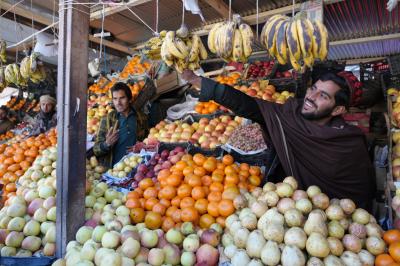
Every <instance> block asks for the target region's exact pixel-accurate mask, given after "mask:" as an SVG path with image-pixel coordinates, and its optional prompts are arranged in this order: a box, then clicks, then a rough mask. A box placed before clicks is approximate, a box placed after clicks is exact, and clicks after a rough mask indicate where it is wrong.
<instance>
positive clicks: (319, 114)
mask: <svg viewBox="0 0 400 266" xmlns="http://www.w3.org/2000/svg"><path fill="white" fill-rule="evenodd" d="M303 104H304V103H303ZM334 108H335V107H332V108H327V109H325V110H321V111H316V112H313V113H303V112H300V113H301V115H302V116H303V117H304V118H305V119H307V120H320V119H323V118H326V117H329V116H330V115H331V113H332V111H333V109H334Z"/></svg>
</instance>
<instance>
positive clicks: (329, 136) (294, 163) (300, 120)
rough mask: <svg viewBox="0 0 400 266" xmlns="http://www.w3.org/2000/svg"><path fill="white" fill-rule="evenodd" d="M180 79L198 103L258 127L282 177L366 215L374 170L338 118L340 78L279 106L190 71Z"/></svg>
mask: <svg viewBox="0 0 400 266" xmlns="http://www.w3.org/2000/svg"><path fill="white" fill-rule="evenodd" d="M182 78H183V79H185V80H187V81H189V82H191V83H192V84H194V85H197V86H198V87H201V96H200V101H209V100H214V101H216V102H217V103H219V104H221V105H224V106H225V107H227V108H229V109H231V110H232V111H234V112H235V113H236V115H239V116H243V117H246V118H249V119H251V120H253V121H255V122H257V123H259V124H260V125H261V126H262V127H263V129H264V133H265V138H266V141H267V142H268V143H269V144H271V145H273V147H274V148H275V150H276V152H277V156H278V158H279V160H280V162H281V164H282V167H283V169H284V171H285V174H286V175H292V176H294V177H295V178H296V179H297V181H298V183H299V186H300V188H302V189H307V187H309V186H311V185H317V186H319V187H320V188H321V190H322V191H323V192H324V193H326V194H327V195H328V196H329V197H332V198H333V197H334V198H350V199H353V200H354V201H355V202H356V204H357V205H358V206H360V207H364V208H367V209H370V207H371V203H372V198H373V196H374V193H373V192H374V190H375V179H374V170H373V167H372V164H371V161H370V159H369V156H368V151H367V146H366V140H365V135H364V134H363V133H362V131H361V130H360V129H358V128H357V127H355V126H350V125H348V124H347V123H346V122H345V121H344V120H343V119H342V117H341V115H342V114H344V113H345V112H346V108H347V107H348V103H349V98H350V95H349V94H350V93H349V89H348V87H347V84H346V82H345V80H344V79H343V78H341V77H340V76H337V75H335V74H332V73H328V74H325V75H323V76H321V77H320V78H319V80H318V81H317V82H316V83H315V84H313V85H312V86H311V87H310V88H309V89H308V90H307V93H306V95H305V98H304V100H299V99H293V98H292V99H289V100H288V101H287V102H286V103H285V104H283V105H280V104H276V103H272V102H267V101H263V100H261V99H255V98H252V97H250V96H248V95H246V94H244V93H242V92H240V91H238V90H235V89H234V88H232V87H230V86H227V85H221V84H218V83H216V82H215V81H213V80H211V79H206V78H200V77H198V76H196V75H195V74H194V73H193V72H191V71H185V72H184V73H183V76H182Z"/></svg>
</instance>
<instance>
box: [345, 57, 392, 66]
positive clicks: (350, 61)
mask: <svg viewBox="0 0 400 266" xmlns="http://www.w3.org/2000/svg"><path fill="white" fill-rule="evenodd" d="M385 58H386V57H383V56H378V57H369V58H356V59H348V60H346V59H338V60H337V61H339V62H346V64H347V65H357V64H359V63H368V62H374V61H378V60H383V59H385Z"/></svg>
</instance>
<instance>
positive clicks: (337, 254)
mask: <svg viewBox="0 0 400 266" xmlns="http://www.w3.org/2000/svg"><path fill="white" fill-rule="evenodd" d="M234 204H235V207H236V208H239V209H240V208H241V209H240V210H238V211H237V212H236V213H235V214H232V215H231V216H229V217H227V219H226V221H225V224H226V227H227V230H226V231H225V232H226V233H225V234H224V235H223V237H222V244H223V245H224V254H225V255H226V256H227V257H228V258H229V260H230V261H231V264H232V265H233V266H236V265H250V264H251V265H262V264H266V265H278V264H280V265H282V266H289V265H290V266H293V265H306V263H307V265H374V260H375V256H378V255H380V254H382V253H384V252H385V250H386V244H385V241H384V240H383V239H382V235H383V231H382V229H381V228H380V226H379V225H378V224H377V223H376V220H375V218H373V216H372V215H370V214H369V213H368V212H367V211H366V210H364V209H361V208H357V207H356V205H355V204H354V202H353V201H352V200H350V199H341V200H338V199H332V200H329V198H328V196H327V195H325V194H324V193H322V192H321V190H320V189H319V188H318V187H317V186H310V187H309V188H308V189H307V191H304V190H299V189H297V182H296V180H295V179H294V178H293V177H287V178H285V180H284V181H283V182H282V183H277V184H273V183H267V184H265V185H264V187H263V188H256V189H255V190H253V192H252V193H251V194H249V193H245V194H244V195H240V196H238V197H237V198H235V199H234Z"/></svg>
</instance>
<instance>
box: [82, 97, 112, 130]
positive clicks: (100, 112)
mask: <svg viewBox="0 0 400 266" xmlns="http://www.w3.org/2000/svg"><path fill="white" fill-rule="evenodd" d="M112 110H113V108H112V106H111V105H108V104H106V105H99V106H98V107H89V108H88V112H87V131H88V133H89V134H95V133H96V132H97V130H98V129H99V126H100V120H101V118H102V117H103V116H106V115H107V114H108V113H110V112H111V111H112Z"/></svg>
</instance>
